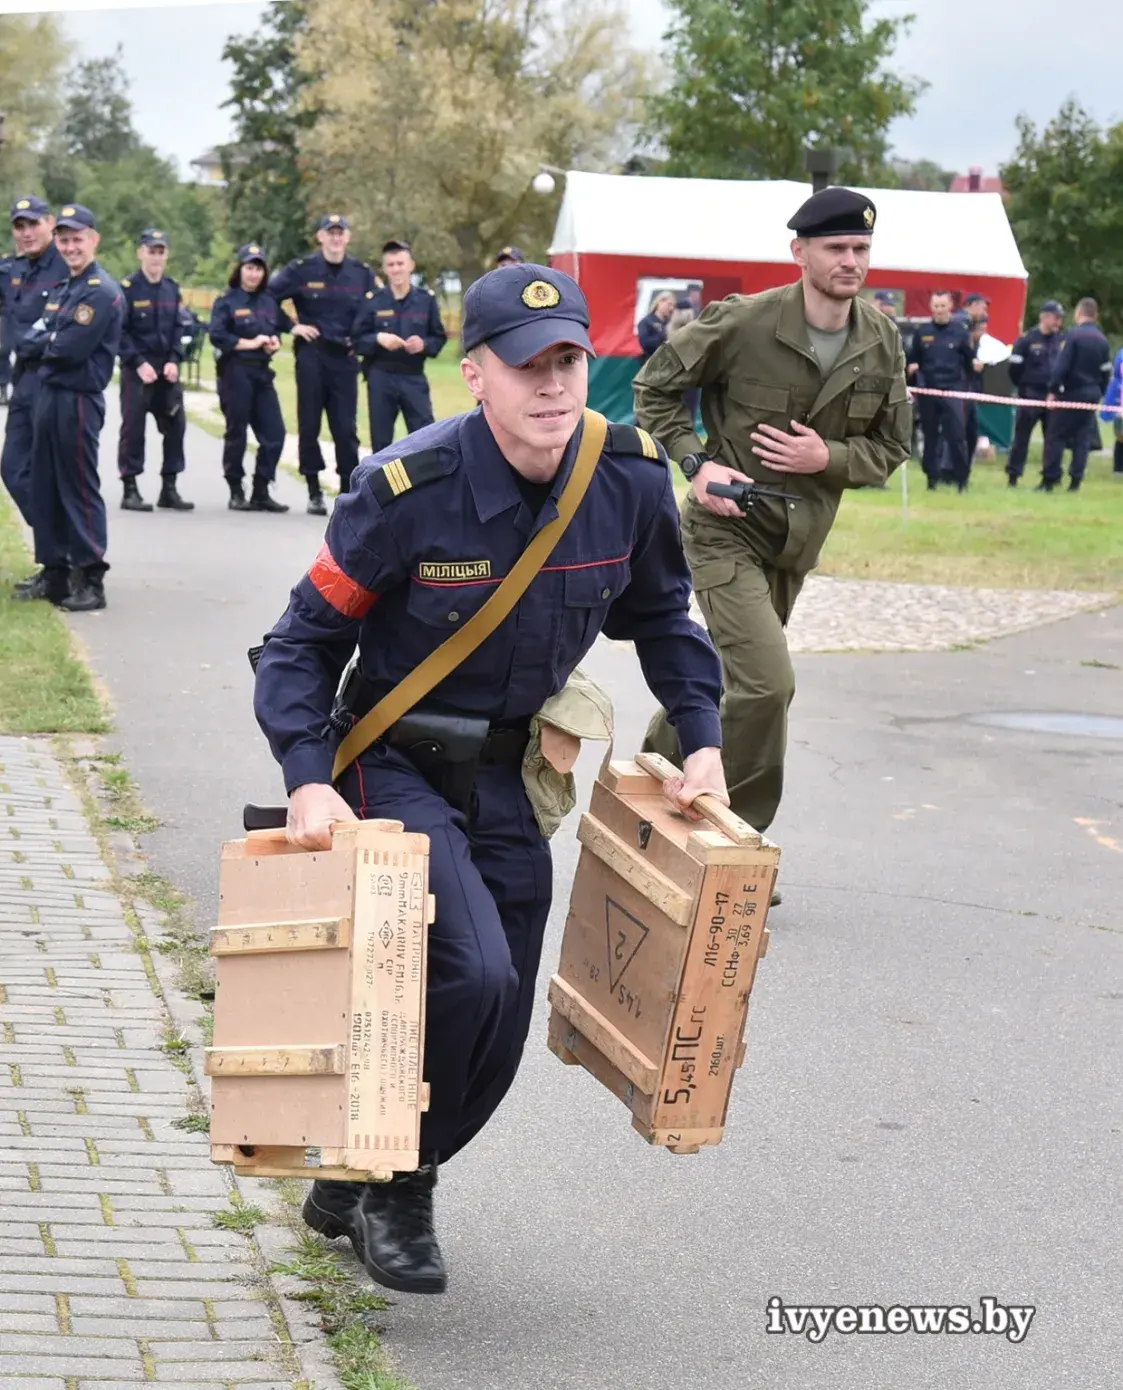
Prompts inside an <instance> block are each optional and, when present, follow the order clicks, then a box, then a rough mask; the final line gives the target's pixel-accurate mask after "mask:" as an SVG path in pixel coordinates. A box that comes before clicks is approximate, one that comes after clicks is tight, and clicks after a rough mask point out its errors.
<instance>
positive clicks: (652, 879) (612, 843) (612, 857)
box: [577, 814, 694, 927]
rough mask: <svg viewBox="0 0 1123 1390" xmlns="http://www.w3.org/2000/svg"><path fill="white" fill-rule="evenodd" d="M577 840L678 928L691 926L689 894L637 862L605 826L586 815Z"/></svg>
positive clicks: (647, 866)
mask: <svg viewBox="0 0 1123 1390" xmlns="http://www.w3.org/2000/svg"><path fill="white" fill-rule="evenodd" d="M577 838H578V840H579V841H580V842H581V844H583V845H584V846H585V848H586V849H588V850H590V851H591V852H592V853H593V854H595V855H596V856H597V858H598V859H599V860H600V861H601V862H602V863H603V864H606V865H607V866H608V867H609V868H610V869H611V870H612V871H613V873H617V874H619V875H620V877H621V878H623V879H625V880H626V881H627V882H628V883H630V884H631V885H632V887H633V888H635V889H636V890H637V892H640V893H642V894H643V896H644V897H645V898H647V899H648V901H649V902H652V903H654V904H655V906H656V907H657V908H658V909H659V911H660V912H662V913H663V914H664V916H666V917H669V918H670V919H671V921H672V922H676V923H677V924H678V925H679V926H680V927H686V926H689V925H690V920H691V915H692V909H693V906H694V902H693V899H692V898H691V896H690V894H689V893H684V892H683V890H682V889H681V888H680V887H679V886H678V884H677V883H675V882H674V881H673V879H669V878H668V877H667V876H666V874H663V873H660V871H659V870H658V869H656V868H653V867H652V866H651V865H650V864H645V863H644V862H643V860H642V859H638V858H637V857H636V855H635V854H634V853H633V852H632V850H631V848H630V847H629V846H628V845H626V844H625V843H624V841H623V840H622V839H621V838H620V837H619V835H614V834H613V833H612V831H611V830H609V829H608V828H607V827H606V826H603V825H600V824H598V822H597V821H595V820H594V819H593V818H592V816H590V815H588V814H585V815H583V816H582V817H581V820H580V822H579V823H578V826H577Z"/></svg>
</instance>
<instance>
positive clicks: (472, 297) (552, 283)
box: [461, 262, 596, 367]
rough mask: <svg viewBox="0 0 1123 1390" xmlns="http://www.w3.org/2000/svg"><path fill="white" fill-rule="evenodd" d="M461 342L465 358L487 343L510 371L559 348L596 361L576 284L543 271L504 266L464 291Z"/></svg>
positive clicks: (557, 273) (541, 267)
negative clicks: (568, 347) (577, 351)
mask: <svg viewBox="0 0 1123 1390" xmlns="http://www.w3.org/2000/svg"><path fill="white" fill-rule="evenodd" d="M461 339H462V342H463V346H464V351H465V352H470V351H471V350H472V348H474V347H479V345H480V344H481V343H486V344H487V345H488V347H489V348H491V350H492V352H494V353H495V355H496V356H497V357H498V358H499V359H500V360H501V361H503V362H506V364H507V366H508V367H521V366H522V365H523V363H524V362H529V361H530V360H531V358H532V357H537V356H538V354H539V353H540V352H545V351H546V349H547V348H552V347H556V346H557V344H558V343H572V344H573V346H574V347H579V348H583V349H584V350H585V351H586V352H587V353H588V354H589V355H590V356H591V357H595V356H596V353H594V352H593V345H592V343H591V342H590V341H589V306H588V304H587V303H586V302H585V296H584V295H583V294H582V293H581V289H580V286H579V285H578V284H577V281H576V280H571V279H570V277H569V276H568V275H565V274H563V273H562V272H561V271H560V270H552V269H551V268H550V267H549V266H546V265H534V264H533V262H527V263H526V264H523V265H505V266H502V267H501V268H500V269H498V270H489V271H488V272H487V274H486V275H481V276H480V278H479V279H478V280H476V281H475V282H474V283H473V284H471V285H469V286H468V292H467V293H466V294H465V296H464V308H463V325H462V329H461Z"/></svg>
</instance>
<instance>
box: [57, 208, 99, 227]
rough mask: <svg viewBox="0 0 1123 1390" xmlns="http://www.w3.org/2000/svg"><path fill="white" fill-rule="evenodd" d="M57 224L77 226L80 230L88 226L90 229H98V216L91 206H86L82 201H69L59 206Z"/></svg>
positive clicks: (60, 225) (59, 225) (58, 225)
mask: <svg viewBox="0 0 1123 1390" xmlns="http://www.w3.org/2000/svg"><path fill="white" fill-rule="evenodd" d="M55 226H56V227H75V228H78V229H79V230H81V229H82V228H86V227H88V228H89V229H90V231H96V230H97V218H96V217H95V216H94V215H93V213H92V212H91V211H90V210H89V208H84V207H83V206H82V204H81V203H67V204H66V206H65V207H61V208H59V210H58V217H57V218H56V219H55Z"/></svg>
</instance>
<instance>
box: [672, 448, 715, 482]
mask: <svg viewBox="0 0 1123 1390" xmlns="http://www.w3.org/2000/svg"><path fill="white" fill-rule="evenodd" d="M704 463H713V459H712V458H711V457H710V456H709V454H687V455H686V457H685V458H684V459H681V460H680V461H679V467H680V468H681V469H682V476H683V477H684V478H685V479H686V481H687V482H689V481H690V479H691V478H693V477H694V475H695V473H697V472H698V470H699V469H700V468H701V467H702V465H703V464H704Z"/></svg>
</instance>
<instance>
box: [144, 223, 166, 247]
mask: <svg viewBox="0 0 1123 1390" xmlns="http://www.w3.org/2000/svg"><path fill="white" fill-rule="evenodd" d="M140 244H141V246H164V247H166V246H167V244H168V238H167V234H166V233H164V232H162V231H161V230H160V228H159V227H146V228H145V229H144V231H143V232H141V234H140Z"/></svg>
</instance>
